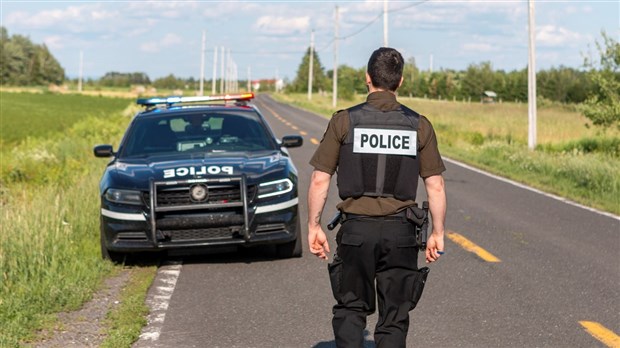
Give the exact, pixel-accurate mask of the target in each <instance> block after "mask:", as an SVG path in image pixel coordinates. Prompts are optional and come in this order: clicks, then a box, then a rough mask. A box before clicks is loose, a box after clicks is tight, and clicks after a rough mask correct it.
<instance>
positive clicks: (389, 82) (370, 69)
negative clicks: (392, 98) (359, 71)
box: [366, 47, 405, 92]
mask: <svg viewBox="0 0 620 348" xmlns="http://www.w3.org/2000/svg"><path fill="white" fill-rule="evenodd" d="M404 65H405V61H404V60H403V56H402V55H401V54H400V53H399V52H398V51H397V50H395V49H393V48H389V47H381V48H379V49H377V50H375V51H374V52H373V53H372V55H371V56H370V59H369V60H368V65H367V68H366V72H367V73H368V77H370V80H371V82H372V85H373V87H375V88H377V89H382V90H386V91H391V92H394V91H396V89H397V88H398V87H400V84H401V83H402V79H403V66H404Z"/></svg>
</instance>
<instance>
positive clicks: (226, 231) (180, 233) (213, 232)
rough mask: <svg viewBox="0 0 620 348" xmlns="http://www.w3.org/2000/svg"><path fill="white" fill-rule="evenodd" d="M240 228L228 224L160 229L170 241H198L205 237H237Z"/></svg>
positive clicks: (205, 238)
mask: <svg viewBox="0 0 620 348" xmlns="http://www.w3.org/2000/svg"><path fill="white" fill-rule="evenodd" d="M240 229H241V226H230V227H215V228H200V229H198V228H196V229H185V230H172V231H165V230H164V231H162V232H163V233H164V234H165V235H167V236H169V237H170V241H171V242H180V241H198V240H207V239H222V238H226V239H229V238H233V237H235V236H237V237H239V235H238V231H239V230H240Z"/></svg>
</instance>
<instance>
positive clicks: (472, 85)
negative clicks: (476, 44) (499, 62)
mask: <svg viewBox="0 0 620 348" xmlns="http://www.w3.org/2000/svg"><path fill="white" fill-rule="evenodd" d="M496 85H497V84H496V82H495V73H494V72H493V68H492V67H491V62H482V63H480V64H470V65H469V66H468V67H467V70H466V71H465V74H464V75H463V80H462V87H461V90H462V93H463V94H464V96H467V97H471V98H472V99H478V100H479V99H480V97H481V96H482V93H483V92H484V91H487V90H493V89H494V87H495V86H496Z"/></svg>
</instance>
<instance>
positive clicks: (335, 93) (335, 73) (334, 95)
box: [332, 6, 338, 108]
mask: <svg viewBox="0 0 620 348" xmlns="http://www.w3.org/2000/svg"><path fill="white" fill-rule="evenodd" d="M335 19H336V21H335V22H336V24H335V28H334V71H333V74H332V80H333V82H334V83H333V85H332V87H333V88H332V89H333V93H332V107H334V108H335V107H336V103H337V101H338V6H336V12H335Z"/></svg>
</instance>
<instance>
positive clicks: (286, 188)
mask: <svg viewBox="0 0 620 348" xmlns="http://www.w3.org/2000/svg"><path fill="white" fill-rule="evenodd" d="M292 190H293V182H292V181H291V180H289V179H281V180H276V181H270V182H264V183H262V184H260V185H258V198H265V197H271V196H277V195H281V194H283V193H287V192H291V191H292Z"/></svg>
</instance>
